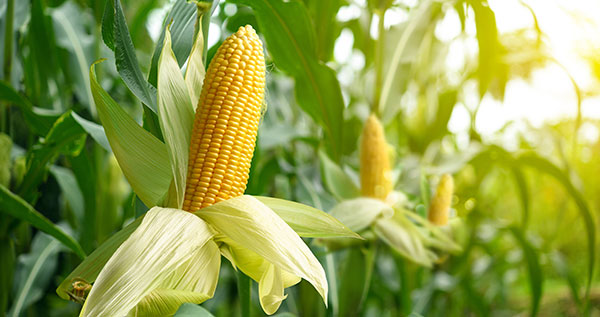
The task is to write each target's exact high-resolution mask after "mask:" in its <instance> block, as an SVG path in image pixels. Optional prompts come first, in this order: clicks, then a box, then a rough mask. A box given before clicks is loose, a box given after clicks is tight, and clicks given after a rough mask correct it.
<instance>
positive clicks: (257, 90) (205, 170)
mask: <svg viewBox="0 0 600 317" xmlns="http://www.w3.org/2000/svg"><path fill="white" fill-rule="evenodd" d="M264 93H265V62H264V55H263V47H262V43H261V42H260V39H259V38H258V35H257V34H256V32H255V31H254V29H252V27H251V26H250V25H247V26H245V27H240V29H239V30H238V31H237V32H236V33H234V34H232V35H231V36H230V37H229V38H227V39H226V40H225V42H223V44H222V45H221V47H220V48H219V49H218V51H217V53H216V54H215V56H214V57H213V59H212V61H211V63H210V65H209V67H208V70H207V72H206V76H205V78H204V85H203V87H202V92H201V94H200V101H199V103H198V109H197V110H196V115H195V120H194V126H193V130H192V137H191V143H190V151H189V161H188V172H187V181H186V192H185V199H184V203H183V210H186V211H196V210H198V209H200V208H203V207H206V206H210V205H212V204H214V203H217V202H219V201H223V200H226V199H229V198H232V197H236V196H240V195H243V193H244V190H245V189H246V183H247V181H248V173H249V171H250V161H251V160H252V155H253V152H254V146H255V143H256V134H257V130H258V123H259V120H260V116H261V106H262V103H263V99H264Z"/></svg>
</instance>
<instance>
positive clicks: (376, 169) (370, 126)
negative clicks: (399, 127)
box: [360, 114, 392, 200]
mask: <svg viewBox="0 0 600 317" xmlns="http://www.w3.org/2000/svg"><path fill="white" fill-rule="evenodd" d="M390 174H391V170H390V160H389V155H388V145H387V142H386V140H385V134H384V132H383V127H382V126H381V122H379V119H377V117H376V116H375V115H373V114H372V115H370V116H369V118H368V119H367V122H366V123H365V127H364V128H363V132H362V142H361V151H360V188H361V193H362V195H363V196H366V197H372V198H377V199H381V200H385V199H386V197H387V196H388V194H389V193H390V192H391V191H392V180H391V175H390Z"/></svg>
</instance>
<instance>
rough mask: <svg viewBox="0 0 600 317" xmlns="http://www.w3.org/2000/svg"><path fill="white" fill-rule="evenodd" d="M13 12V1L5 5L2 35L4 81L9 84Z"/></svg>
mask: <svg viewBox="0 0 600 317" xmlns="http://www.w3.org/2000/svg"><path fill="white" fill-rule="evenodd" d="M14 11H15V0H8V1H7V3H6V31H5V33H4V74H3V75H4V80H5V81H7V82H9V83H10V74H11V71H12V51H13V20H14Z"/></svg>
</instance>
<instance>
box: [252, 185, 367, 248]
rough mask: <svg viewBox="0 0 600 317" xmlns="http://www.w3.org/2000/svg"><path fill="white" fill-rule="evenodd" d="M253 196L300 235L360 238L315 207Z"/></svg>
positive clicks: (307, 236) (308, 236)
mask: <svg viewBox="0 0 600 317" xmlns="http://www.w3.org/2000/svg"><path fill="white" fill-rule="evenodd" d="M254 197H255V198H256V199H258V200H260V201H261V202H262V203H263V204H265V205H267V206H268V207H269V208H271V209H272V210H273V211H274V212H275V213H276V214H277V215H278V216H279V217H281V219H283V221H285V222H286V223H287V224H288V225H289V226H290V227H292V229H294V231H296V233H297V234H298V235H299V236H301V237H305V238H331V237H347V238H357V239H362V238H361V237H360V236H359V235H358V234H357V233H355V232H353V231H352V230H350V229H348V227H346V226H345V225H344V224H343V223H341V222H340V221H339V220H337V219H335V218H334V217H333V216H331V215H330V214H328V213H325V212H323V211H321V210H318V209H316V208H313V207H310V206H307V205H304V204H300V203H297V202H293V201H289V200H285V199H278V198H272V197H264V196H254Z"/></svg>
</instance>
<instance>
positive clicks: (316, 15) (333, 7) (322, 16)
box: [306, 0, 342, 62]
mask: <svg viewBox="0 0 600 317" xmlns="http://www.w3.org/2000/svg"><path fill="white" fill-rule="evenodd" d="M306 5H307V6H308V10H309V12H310V13H311V15H312V21H313V23H314V25H315V30H319V32H316V47H317V55H318V56H319V59H320V60H321V61H323V62H328V61H330V60H331V59H332V57H333V46H334V44H335V40H336V38H337V37H338V35H339V34H340V31H341V27H340V26H339V23H338V22H337V20H336V18H335V17H336V14H337V12H338V10H339V8H340V6H341V5H342V1H340V0H329V1H307V2H306Z"/></svg>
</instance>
